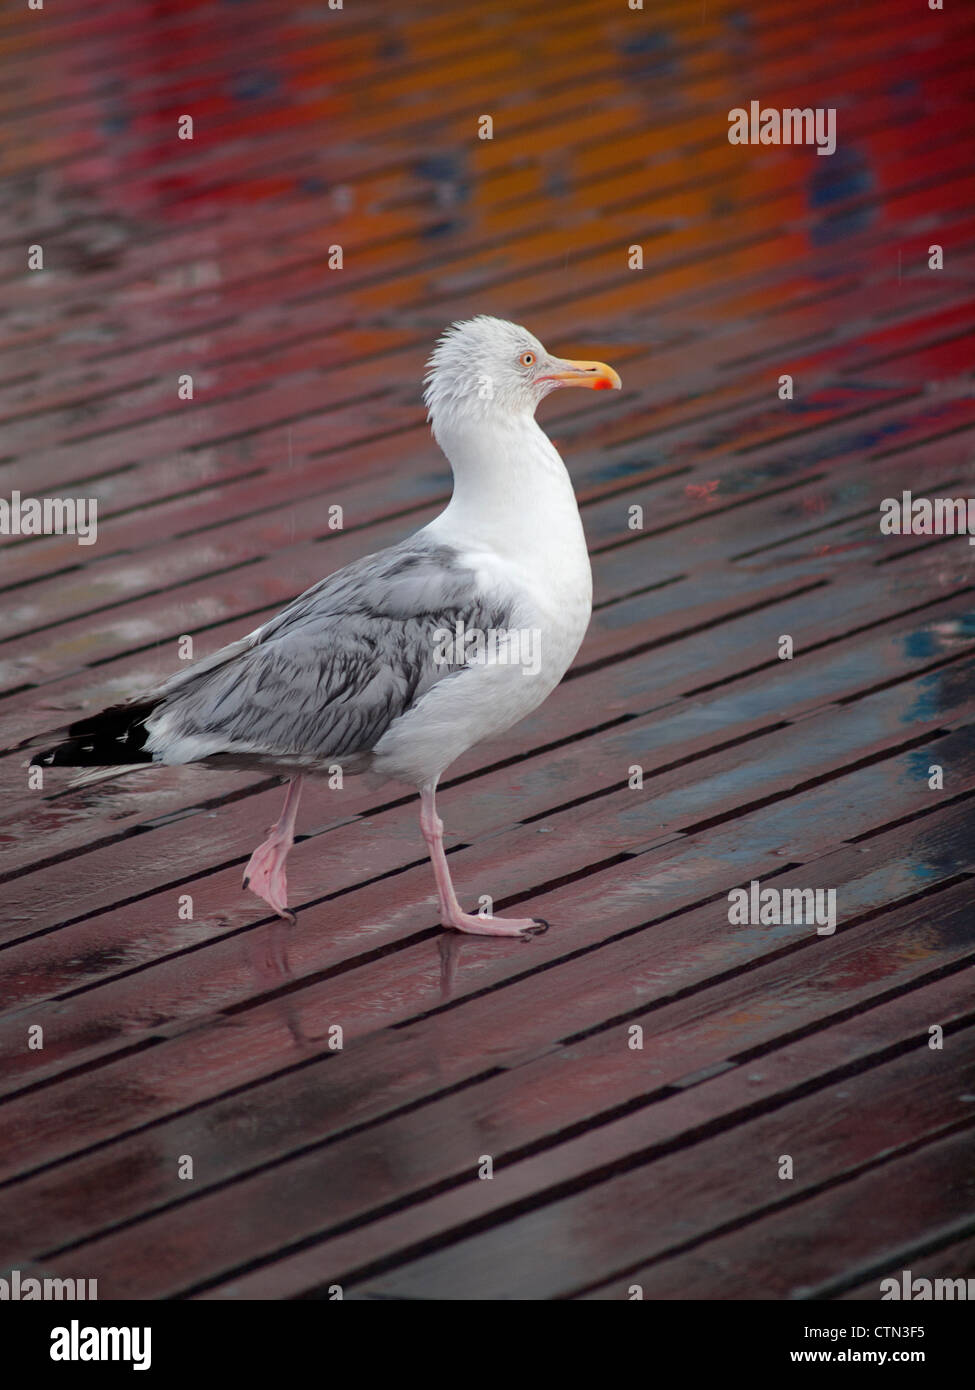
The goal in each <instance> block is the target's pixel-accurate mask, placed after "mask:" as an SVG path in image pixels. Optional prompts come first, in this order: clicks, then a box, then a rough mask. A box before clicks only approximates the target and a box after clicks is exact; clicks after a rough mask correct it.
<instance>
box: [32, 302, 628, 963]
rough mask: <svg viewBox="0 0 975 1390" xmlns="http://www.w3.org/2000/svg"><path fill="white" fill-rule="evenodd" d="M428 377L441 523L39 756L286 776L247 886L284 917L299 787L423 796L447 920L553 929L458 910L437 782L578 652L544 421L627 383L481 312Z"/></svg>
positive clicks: (348, 571)
mask: <svg viewBox="0 0 975 1390" xmlns="http://www.w3.org/2000/svg"><path fill="white" fill-rule="evenodd" d="M424 385H425V392H424V401H425V404H426V406H427V410H428V419H429V422H430V425H431V429H432V433H433V436H434V439H435V440H436V442H437V444H438V445H439V446H440V448H441V449H442V451H443V453H444V454H445V455H446V457H447V459H448V461H449V463H450V466H451V469H452V472H453V480H454V486H453V493H452V496H451V499H450V502H449V503H448V504H447V506H446V507H445V508H444V510H443V511H442V512H441V513H440V515H439V516H438V517H436V518H435V519H434V520H433V521H431V522H430V523H429V524H428V525H427V526H424V527H423V528H422V529H421V530H419V531H417V532H416V533H415V534H414V535H412V536H410V537H409V538H408V539H406V540H403V541H400V542H399V543H398V544H397V545H393V546H390V547H389V549H387V550H381V551H378V552H377V553H376V554H373V555H366V556H363V557H362V558H361V559H359V560H355V561H353V563H352V564H349V565H346V566H345V568H344V569H340V570H338V571H336V572H335V573H334V574H331V575H329V576H328V577H327V578H326V579H323V580H321V581H320V582H319V583H318V584H315V585H313V586H312V588H310V589H307V590H306V591H305V592H304V593H303V594H301V595H300V596H299V597H298V598H296V599H295V600H294V601H293V602H292V603H290V604H289V605H288V606H287V607H286V608H285V609H283V611H282V612H280V613H278V614H277V616H276V617H273V618H271V619H270V620H269V621H268V622H266V623H263V624H262V625H261V626H260V627H258V628H256V629H255V630H254V631H253V632H251V633H248V634H247V636H245V637H242V638H240V639H239V640H238V641H235V642H231V643H230V644H229V645H228V646H225V647H223V648H221V649H220V650H219V651H217V652H215V653H214V654H213V655H211V656H208V657H205V658H204V659H203V660H201V661H198V662H196V663H195V664H194V665H192V666H190V667H188V668H186V669H185V670H183V671H180V672H178V673H177V674H175V675H173V676H172V677H171V678H170V679H169V680H167V681H165V682H164V683H163V684H162V685H160V686H158V687H157V688H155V689H153V690H150V691H148V692H144V693H142V694H140V695H137V696H134V697H133V698H132V699H130V700H128V701H126V702H125V703H124V704H119V705H113V706H111V707H110V708H108V709H105V710H102V711H101V712H100V713H99V714H95V715H92V716H90V717H87V718H84V719H81V720H79V721H77V722H75V723H74V724H72V725H70V726H69V727H68V728H67V729H66V730H64V731H62V732H63V733H64V734H66V737H65V738H64V739H63V740H62V741H61V742H59V743H58V744H56V745H55V746H54V747H49V748H47V749H45V750H44V751H42V752H39V753H38V754H36V755H35V756H34V757H33V758H32V760H31V763H32V765H40V766H41V767H52V766H54V767H61V766H64V767H88V768H114V769H116V771H115V772H111V771H110V772H108V773H102V774H97V773H96V774H94V775H93V774H87V777H88V779H90V780H100V779H101V777H110V776H113V775H116V776H117V775H118V773H119V771H120V770H124V771H126V772H128V771H134V770H139V769H141V768H144V767H146V766H147V765H158V764H164V765H166V766H181V765H184V764H189V763H196V764H199V765H203V766H205V767H213V768H221V769H260V770H264V771H270V772H272V773H274V774H276V775H279V776H281V777H282V778H284V779H287V781H288V789H287V795H286V797H285V802H284V808H283V810H282V812H281V815H280V817H279V819H278V820H277V822H276V823H275V824H274V826H272V827H271V830H270V833H269V834H268V837H267V839H266V840H265V841H264V842H263V843H262V844H261V845H259V846H258V847H257V849H255V850H254V853H253V854H252V855H251V857H250V860H249V862H248V864H247V867H246V869H245V871H244V887H245V888H248V887H249V888H250V889H251V891H252V892H254V893H256V894H257V895H258V896H259V897H260V898H262V899H263V900H264V901H265V902H266V903H267V904H268V906H269V907H271V908H272V909H273V910H274V912H275V913H277V914H278V915H279V916H280V917H283V918H285V919H287V920H288V921H290V922H291V923H294V921H295V918H294V914H293V912H291V910H290V909H289V907H288V889H287V877H286V871H285V861H286V860H287V857H288V852H289V851H290V849H291V847H292V844H293V843H294V835H295V824H296V817H297V813H298V802H299V797H300V795H301V789H302V783H303V781H304V779H305V778H306V777H315V776H318V777H323V776H324V777H328V776H331V775H334V772H335V769H336V766H338V767H339V768H340V769H341V770H342V772H343V774H345V773H348V774H350V775H355V774H359V773H365V774H368V775H370V776H371V777H372V778H373V780H375V781H379V780H382V781H384V780H386V779H392V780H395V781H398V782H402V783H405V784H407V785H409V786H412V787H414V788H416V789H417V790H418V791H419V794H420V827H421V830H422V832H423V837H424V840H425V841H426V844H427V849H428V851H429V855H430V859H431V861H432V865H433V872H434V878H435V880H436V887H437V896H438V899H439V907H440V918H441V921H442V923H443V925H444V926H445V927H450V928H453V929H455V930H457V931H461V932H471V933H474V934H477V935H482V936H511V937H530V936H534V935H537V934H538V933H539V932H541V931H545V930H547V928H548V923H547V922H545V921H544V919H542V918H538V917H514V918H507V917H497V916H494V915H490V914H481V913H478V914H472V913H468V912H465V911H464V910H463V908H462V907H461V904H460V901H459V899H458V897H457V893H456V892H455V890H454V885H453V882H452V880H451V876H450V870H449V868H448V866H447V857H446V855H445V853H444V847H443V822H442V821H441V819H440V817H439V816H438V814H437V806H436V790H437V784H438V782H439V781H440V779H441V777H442V776H443V774H444V772H445V771H446V769H447V768H448V767H450V765H451V764H452V763H453V762H455V761H456V759H457V758H459V757H460V755H461V754H462V753H464V752H466V750H467V749H468V748H471V747H472V746H473V745H474V744H475V743H478V742H479V741H480V740H481V739H484V738H488V737H490V736H494V735H497V734H500V733H503V732H504V731H505V730H506V729H508V728H510V727H511V725H513V724H515V723H516V722H517V721H518V720H519V719H522V718H523V717H524V716H525V715H527V714H529V713H530V712H531V711H532V710H533V709H535V708H536V707H537V706H538V705H540V704H541V702H542V701H543V700H544V699H545V698H546V696H548V695H549V694H550V693H551V691H552V690H554V688H555V687H556V685H558V683H559V681H560V680H561V679H562V677H563V675H564V674H565V672H566V670H567V669H568V667H569V664H570V663H571V661H572V659H573V657H574V656H575V654H576V652H577V651H578V649H579V646H580V644H581V642H582V639H583V637H584V635H585V632H586V629H587V627H588V625H589V619H590V616H591V613H592V572H591V570H590V566H589V555H588V552H587V548H586V541H585V535H584V533H583V529H582V521H581V519H580V516H579V507H578V503H577V502H576V497H575V492H574V490H573V487H572V483H571V480H570V478H569V474H568V472H567V470H566V467H565V464H564V463H563V462H562V459H561V457H560V456H559V453H558V451H557V450H556V448H555V446H554V445H553V444H552V442H551V440H550V439H549V438H548V436H547V435H546V434H545V433H544V431H543V430H542V429H541V427H540V426H539V425H538V423H537V422H536V420H535V410H536V407H537V406H538V404H539V402H540V401H541V400H542V399H543V398H544V397H545V396H547V395H549V393H550V392H552V391H555V390H559V389H562V388H564V387H569V386H581V387H588V388H589V389H590V390H596V391H599V390H619V389H620V385H621V383H620V378H619V376H618V375H617V374H616V372H615V371H614V370H613V369H612V367H608V366H606V365H605V364H604V363H602V362H580V361H572V360H569V359H566V358H560V357H555V356H553V355H552V354H551V353H549V352H548V351H547V350H546V349H545V348H544V347H543V346H542V344H541V343H540V342H539V341H538V339H537V338H536V337H534V336H533V335H532V334H531V333H529V332H528V330H527V329H525V328H522V327H520V326H519V325H518V324H514V323H508V322H506V321H505V320H503V319H497V318H490V317H488V316H486V315H479V316H478V317H476V318H472V319H468V320H466V321H464V322H460V323H455V324H452V325H451V326H450V327H449V328H448V329H447V330H446V331H445V332H444V334H443V335H442V337H441V338H440V339H439V341H438V342H437V344H436V346H435V348H434V351H433V353H432V355H431V357H430V359H429V362H428V364H427V375H426V377H425V380H424ZM49 737H50V736H49ZM81 780H82V781H84V780H86V779H85V777H82V779H81Z"/></svg>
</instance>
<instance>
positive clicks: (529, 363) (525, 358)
mask: <svg viewBox="0 0 975 1390" xmlns="http://www.w3.org/2000/svg"><path fill="white" fill-rule="evenodd" d="M518 361H519V362H520V363H521V365H522V366H523V367H534V365H535V354H534V353H533V352H523V353H522V354H521V356H520V357H519V359H518Z"/></svg>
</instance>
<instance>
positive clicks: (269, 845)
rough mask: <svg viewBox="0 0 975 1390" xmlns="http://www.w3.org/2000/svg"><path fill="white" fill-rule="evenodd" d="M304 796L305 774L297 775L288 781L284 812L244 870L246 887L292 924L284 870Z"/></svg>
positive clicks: (292, 915)
mask: <svg viewBox="0 0 975 1390" xmlns="http://www.w3.org/2000/svg"><path fill="white" fill-rule="evenodd" d="M300 796H301V778H300V777H294V778H292V780H291V781H290V782H289V783H288V795H287V796H286V797H285V799H284V808H283V810H282V811H281V815H280V816H279V818H278V820H277V821H276V822H275V824H274V825H272V827H271V833H270V834H269V835H268V837H267V839H266V840H265V841H264V843H263V844H261V845H258V847H257V849H256V850H255V851H254V853H253V854H252V855H251V857H250V859H249V860H248V861H247V868H246V869H245V870H244V887H245V888H249V889H250V890H251V892H252V893H256V894H257V896H258V897H259V898H263V899H264V901H265V902H266V903H267V904H268V905H269V906H270V907H273V908H274V910H275V912H276V913H277V914H278V916H279V917H284V918H286V919H287V921H289V922H290V923H291V924H292V926H294V923H295V915H294V913H293V912H291V911H290V909H289V908H288V880H287V877H286V875H285V872H284V861H285V860H286V859H287V857H288V852H289V850H290V849H291V846H292V845H293V844H294V839H295V818H296V816H297V815H298V799H299V797H300Z"/></svg>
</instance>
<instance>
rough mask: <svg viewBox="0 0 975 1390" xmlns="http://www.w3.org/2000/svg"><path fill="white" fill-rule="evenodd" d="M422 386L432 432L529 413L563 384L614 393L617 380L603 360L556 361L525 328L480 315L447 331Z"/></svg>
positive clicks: (434, 354) (617, 383) (433, 355)
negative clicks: (467, 423)
mask: <svg viewBox="0 0 975 1390" xmlns="http://www.w3.org/2000/svg"><path fill="white" fill-rule="evenodd" d="M424 385H425V388H426V389H425V391H424V400H425V402H426V406H427V410H428V412H429V418H430V422H431V424H432V425H433V431H434V434H436V433H437V428H438V425H439V426H444V425H450V426H453V427H456V426H457V425H459V424H462V423H463V422H464V421H465V420H471V421H472V422H474V421H477V422H479V423H484V422H486V421H489V420H490V419H492V418H496V417H498V416H499V415H500V416H501V417H507V418H509V419H510V418H511V417H512V416H516V415H525V414H527V415H529V416H530V415H533V414H534V413H535V408H536V407H537V405H538V403H539V401H541V400H542V399H544V397H545V396H547V395H548V394H549V392H550V391H556V390H558V388H559V387H561V386H587V387H589V388H590V390H596V391H600V390H602V391H605V390H615V391H618V390H619V389H620V385H621V382H620V379H619V377H618V376H617V374H616V373H615V372H614V371H613V369H612V367H607V366H606V364H605V363H604V362H574V361H571V360H570V359H568V358H564V357H554V356H553V355H552V354H551V353H550V352H548V351H547V350H546V349H545V348H544V347H543V346H542V344H541V343H540V342H539V341H538V339H537V338H536V337H535V335H534V334H533V333H529V331H528V329H527V328H522V327H521V325H520V324H517V323H508V321H507V320H506V319H495V318H490V317H488V315H486V314H479V315H478V316H477V318H473V319H466V320H465V321H464V322H462V323H453V324H451V325H450V327H449V328H448V329H447V330H446V332H445V333H444V334H443V336H442V337H441V339H440V341H439V342H438V343H437V346H436V347H435V348H434V350H433V353H432V354H431V357H430V360H429V362H428V363H427V375H426V377H425V379H424Z"/></svg>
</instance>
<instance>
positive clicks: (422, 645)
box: [146, 537, 509, 764]
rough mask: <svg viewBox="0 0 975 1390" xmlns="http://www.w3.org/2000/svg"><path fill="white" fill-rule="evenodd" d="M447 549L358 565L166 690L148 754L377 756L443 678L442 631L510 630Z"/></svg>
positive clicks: (403, 549)
mask: <svg viewBox="0 0 975 1390" xmlns="http://www.w3.org/2000/svg"><path fill="white" fill-rule="evenodd" d="M508 616H509V615H508V614H507V612H506V610H505V607H504V605H503V604H502V603H501V602H500V600H498V601H492V600H487V599H485V598H484V597H483V596H480V597H479V596H478V593H477V589H476V585H475V580H474V575H473V573H472V572H471V571H470V570H469V569H467V568H466V567H465V566H463V565H462V564H460V563H459V562H458V559H457V555H456V553H455V552H454V551H453V550H451V549H450V548H449V547H445V546H440V545H436V546H435V545H433V544H432V543H427V542H424V541H423V540H422V539H420V538H417V537H414V538H412V539H411V540H410V541H404V542H403V543H401V544H400V545H398V546H393V547H392V548H391V549H389V550H385V551H381V552H380V553H378V554H376V555H367V556H365V557H363V559H361V560H358V561H356V562H355V563H353V564H351V565H348V566H347V567H346V568H345V569H342V570H339V571H337V573H335V574H333V575H330V576H329V577H328V578H327V579H324V580H322V582H321V583H319V584H316V585H315V586H314V587H313V588H311V589H308V590H307V591H306V592H305V593H303V594H302V595H301V596H300V597H299V598H297V599H295V600H294V602H293V603H291V604H290V605H289V606H288V607H287V608H285V609H284V610H283V611H282V612H281V613H279V614H278V615H277V616H276V617H274V618H272V619H271V620H270V621H269V622H268V623H266V624H265V625H264V626H263V627H261V628H258V629H257V631H256V632H254V633H251V634H249V636H248V637H245V638H242V639H241V641H239V642H236V643H233V644H232V645H231V646H229V647H226V648H224V649H223V650H222V652H218V653H216V654H215V655H214V656H213V657H210V658H208V659H207V660H206V661H205V662H201V663H200V664H199V665H198V666H196V667H192V668H191V669H190V670H188V671H185V672H181V673H179V675H177V676H176V677H174V678H173V680H172V681H170V682H167V684H166V685H165V686H163V687H161V689H160V691H159V692H158V693H159V695H160V696H161V697H162V698H161V700H160V702H159V703H158V704H157V705H156V707H155V709H154V711H153V713H152V715H151V716H150V717H149V718H148V719H147V720H146V728H147V730H148V732H149V738H148V740H147V742H146V749H147V751H148V752H151V753H152V754H153V755H154V757H156V758H158V759H160V760H161V761H164V762H179V763H182V762H193V761H199V760H201V759H205V758H211V757H222V756H228V757H233V756H238V757H241V756H248V755H249V756H258V757H261V758H265V759H270V760H273V759H274V758H281V759H282V760H286V761H291V760H295V761H299V762H307V763H309V764H311V763H314V762H318V761H330V760H333V759H334V760H341V759H343V758H350V757H352V756H353V755H357V754H362V753H365V752H368V751H369V750H370V749H372V748H373V747H374V746H375V745H376V743H377V742H378V741H379V739H380V738H381V737H382V735H383V734H384V733H385V731H386V729H387V728H388V727H389V725H390V724H391V723H392V722H393V720H394V719H396V718H397V717H398V716H399V715H401V714H403V713H404V712H405V711H406V710H407V709H409V708H410V706H411V705H412V704H413V703H414V702H415V701H416V700H417V699H419V697H420V696H421V695H423V694H424V693H425V691H427V690H429V688H430V687H431V686H432V685H433V684H434V683H435V682H436V681H437V680H442V679H444V678H447V677H450V676H451V675H452V674H453V675H456V674H457V673H458V671H459V670H460V669H462V668H460V667H458V666H457V665H456V664H452V663H449V662H447V663H438V661H437V659H436V657H437V647H438V639H437V633H438V632H443V631H449V632H453V631H454V628H455V624H456V623H457V622H458V621H461V622H463V623H464V624H465V626H467V627H471V626H474V627H480V628H490V627H503V626H505V625H506V620H507V618H508Z"/></svg>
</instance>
